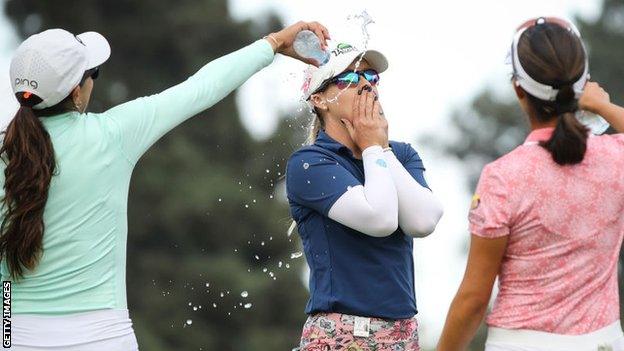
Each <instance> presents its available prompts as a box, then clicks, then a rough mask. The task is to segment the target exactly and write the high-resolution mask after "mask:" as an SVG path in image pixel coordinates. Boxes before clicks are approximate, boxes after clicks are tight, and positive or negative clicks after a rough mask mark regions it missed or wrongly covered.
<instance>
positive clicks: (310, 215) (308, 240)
mask: <svg viewBox="0 0 624 351" xmlns="http://www.w3.org/2000/svg"><path fill="white" fill-rule="evenodd" d="M390 146H391V147H392V149H393V152H394V153H395V155H396V157H397V159H398V160H399V161H400V162H401V163H402V164H403V166H404V167H405V168H406V169H407V171H408V172H409V173H410V174H411V175H412V177H414V179H416V181H418V183H420V184H421V185H423V186H425V187H426V186H427V184H426V182H425V178H424V175H423V173H424V171H425V168H424V167H423V163H422V161H421V159H420V157H419V156H418V153H417V152H416V151H415V150H414V149H413V148H412V147H411V146H410V145H409V144H406V143H400V142H394V141H391V142H390ZM363 184H364V165H363V163H362V160H359V159H356V158H354V157H353V154H352V153H351V151H350V150H349V149H348V148H347V147H345V146H344V145H342V144H340V143H338V142H337V141H335V140H333V139H332V138H330V137H329V135H327V134H326V133H325V132H324V131H321V132H320V133H319V136H318V138H317V139H316V142H315V143H314V145H309V146H304V147H302V148H301V149H299V150H298V151H296V152H295V153H294V154H293V155H292V156H291V157H290V159H289V161H288V165H287V170H286V191H287V194H288V201H289V204H290V212H291V214H292V217H293V219H294V220H295V221H296V222H297V228H298V231H299V235H300V236H301V240H302V242H303V248H304V252H305V256H306V260H307V262H308V265H309V267H310V281H309V285H310V300H309V301H308V304H307V306H306V310H305V312H306V313H307V314H314V313H318V312H334V313H345V314H351V315H356V316H365V317H378V318H387V319H405V318H411V317H413V316H414V315H415V314H416V313H417V312H418V311H417V309H416V297H415V296H414V260H413V253H412V249H413V238H412V237H410V236H408V235H405V234H404V233H403V231H402V230H401V229H400V228H399V229H398V230H397V231H396V232H394V233H393V234H392V235H390V236H387V237H382V238H378V237H373V236H370V235H366V234H364V233H361V232H359V231H357V230H354V229H351V228H349V227H347V226H344V225H342V224H340V223H338V222H336V221H333V220H331V219H330V218H329V217H328V216H327V215H328V213H329V210H330V208H331V207H332V205H333V204H334V203H335V202H336V200H338V198H340V196H342V195H343V194H344V193H345V192H346V191H347V189H348V188H349V187H352V186H356V185H363Z"/></svg>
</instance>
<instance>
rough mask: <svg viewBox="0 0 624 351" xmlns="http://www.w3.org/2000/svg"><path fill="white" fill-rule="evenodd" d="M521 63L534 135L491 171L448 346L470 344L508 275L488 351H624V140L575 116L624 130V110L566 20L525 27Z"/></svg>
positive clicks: (442, 350)
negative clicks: (623, 286)
mask: <svg viewBox="0 0 624 351" xmlns="http://www.w3.org/2000/svg"><path fill="white" fill-rule="evenodd" d="M511 59H512V65H513V69H514V75H513V80H512V81H513V87H514V90H515V92H516V95H517V97H518V101H519V103H520V106H521V107H522V109H523V111H524V112H525V114H526V115H527V117H528V121H529V124H530V127H531V133H530V134H529V136H528V138H527V139H526V142H525V143H524V144H523V145H521V146H519V147H518V148H516V149H515V150H513V151H512V152H510V153H508V154H507V155H505V156H503V157H501V158H499V159H498V160H496V161H494V162H492V163H490V164H488V165H487V166H486V167H485V168H484V169H483V172H482V174H481V178H480V180H479V185H478V186H477V191H476V194H475V196H474V198H473V203H472V208H471V210H470V215H469V220H470V231H471V233H472V236H471V245H470V253H469V257H468V263H467V267H466V272H465V275H464V279H463V281H462V283H461V286H460V288H459V291H458V292H457V295H456V296H455V299H454V300H453V303H452V305H451V308H450V310H449V313H448V316H447V320H446V325H445V327H444V331H443V333H442V337H441V339H440V342H439V344H438V350H439V351H448V350H464V349H466V347H467V346H468V344H469V342H470V340H471V339H472V337H473V336H474V334H475V333H476V330H477V328H478V327H479V324H480V323H481V321H482V320H483V317H484V315H485V313H486V310H487V306H488V301H489V299H490V295H491V293H492V287H493V285H494V281H495V279H496V277H497V276H498V279H499V292H498V295H497V297H496V301H495V303H494V307H493V309H492V311H491V313H490V314H489V316H488V317H487V320H486V322H487V324H488V326H489V329H488V339H487V346H486V350H488V351H494V350H500V351H502V350H515V351H530V350H535V351H537V350H549V351H564V350H565V351H569V350H579V351H585V350H587V351H589V350H624V336H623V334H622V328H621V326H620V314H619V297H618V283H617V265H618V254H619V252H620V247H621V245H622V238H623V236H624V135H623V134H615V135H602V136H590V135H589V134H590V133H589V131H588V129H587V128H585V127H584V126H583V125H582V124H580V123H579V122H578V121H577V120H576V118H575V112H576V111H577V110H578V109H579V108H580V109H583V110H587V111H590V112H594V113H597V114H599V115H602V116H603V117H604V118H605V119H606V120H607V121H608V122H609V123H610V124H611V126H612V127H613V128H614V129H615V130H616V131H618V132H619V133H622V132H624V109H623V108H621V107H619V106H616V105H614V104H611V103H610V101H609V95H608V94H607V93H606V92H604V90H602V88H600V86H599V85H598V84H596V83H591V82H589V83H588V82H587V79H588V77H589V74H588V61H587V53H586V51H585V48H584V46H583V43H582V41H581V39H580V35H579V34H578V31H577V30H576V28H574V27H573V25H572V24H570V23H568V22H566V21H563V20H561V19H557V18H539V19H536V20H535V19H534V20H530V21H527V22H526V23H524V24H523V25H522V26H520V28H519V29H518V32H517V33H516V36H515V38H514V41H513V44H512V49H511ZM583 91H584V92H583Z"/></svg>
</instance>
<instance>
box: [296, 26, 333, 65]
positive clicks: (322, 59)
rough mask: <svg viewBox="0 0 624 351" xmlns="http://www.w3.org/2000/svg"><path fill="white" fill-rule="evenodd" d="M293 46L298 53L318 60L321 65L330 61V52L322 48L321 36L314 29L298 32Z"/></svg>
mask: <svg viewBox="0 0 624 351" xmlns="http://www.w3.org/2000/svg"><path fill="white" fill-rule="evenodd" d="M293 48H294V49H295V52H296V53H297V55H299V56H301V57H304V58H309V59H313V60H316V61H317V62H318V64H319V66H322V65H324V64H326V63H327V61H329V52H327V51H325V50H323V49H322V48H321V42H320V40H319V38H318V37H317V36H316V34H314V33H313V32H312V31H309V30H302V31H301V32H299V33H297V36H296V37H295V42H294V43H293Z"/></svg>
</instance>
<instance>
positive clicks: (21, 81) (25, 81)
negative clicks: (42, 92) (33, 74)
mask: <svg viewBox="0 0 624 351" xmlns="http://www.w3.org/2000/svg"><path fill="white" fill-rule="evenodd" d="M18 85H26V86H28V87H31V88H33V89H37V88H38V87H39V83H37V81H36V80H28V79H22V78H15V86H18Z"/></svg>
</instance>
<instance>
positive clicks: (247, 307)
mask: <svg viewBox="0 0 624 351" xmlns="http://www.w3.org/2000/svg"><path fill="white" fill-rule="evenodd" d="M251 306H252V304H251V302H249V303H246V304H245V306H243V307H245V308H246V309H250V308H251Z"/></svg>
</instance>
